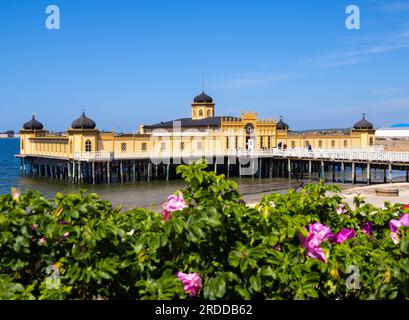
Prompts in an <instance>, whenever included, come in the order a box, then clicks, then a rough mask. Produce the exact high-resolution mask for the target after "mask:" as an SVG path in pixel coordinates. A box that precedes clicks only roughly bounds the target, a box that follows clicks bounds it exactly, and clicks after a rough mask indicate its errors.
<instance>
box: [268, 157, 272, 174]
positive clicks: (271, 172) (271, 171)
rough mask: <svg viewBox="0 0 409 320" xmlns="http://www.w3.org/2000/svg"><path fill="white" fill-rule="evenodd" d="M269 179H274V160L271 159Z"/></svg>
mask: <svg viewBox="0 0 409 320" xmlns="http://www.w3.org/2000/svg"><path fill="white" fill-rule="evenodd" d="M268 169H269V172H268V177H269V178H270V179H271V178H272V177H273V159H270V166H269V168H268Z"/></svg>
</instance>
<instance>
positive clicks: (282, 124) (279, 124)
mask: <svg viewBox="0 0 409 320" xmlns="http://www.w3.org/2000/svg"><path fill="white" fill-rule="evenodd" d="M276 128H277V130H286V129H288V124H286V123H285V122H284V121H283V116H280V121H278V122H277V124H276Z"/></svg>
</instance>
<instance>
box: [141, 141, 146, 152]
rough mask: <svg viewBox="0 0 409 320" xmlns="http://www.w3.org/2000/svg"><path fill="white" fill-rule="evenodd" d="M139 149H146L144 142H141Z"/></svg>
mask: <svg viewBox="0 0 409 320" xmlns="http://www.w3.org/2000/svg"><path fill="white" fill-rule="evenodd" d="M141 149H142V151H146V149H147V147H146V142H142V144H141Z"/></svg>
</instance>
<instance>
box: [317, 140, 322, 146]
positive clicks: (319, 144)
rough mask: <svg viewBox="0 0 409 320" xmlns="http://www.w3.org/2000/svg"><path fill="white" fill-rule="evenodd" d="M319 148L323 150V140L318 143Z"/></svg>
mask: <svg viewBox="0 0 409 320" xmlns="http://www.w3.org/2000/svg"><path fill="white" fill-rule="evenodd" d="M318 147H320V148H322V140H320V141H318Z"/></svg>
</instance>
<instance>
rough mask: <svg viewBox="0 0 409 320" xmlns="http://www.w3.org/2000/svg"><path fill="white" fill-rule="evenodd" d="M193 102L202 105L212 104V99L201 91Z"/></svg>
mask: <svg viewBox="0 0 409 320" xmlns="http://www.w3.org/2000/svg"><path fill="white" fill-rule="evenodd" d="M193 102H195V103H203V102H209V103H212V102H213V99H212V97H210V96H208V95H207V94H206V93H205V92H204V91H202V93H201V94H199V95H198V96H196V97H195V98H194V99H193Z"/></svg>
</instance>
